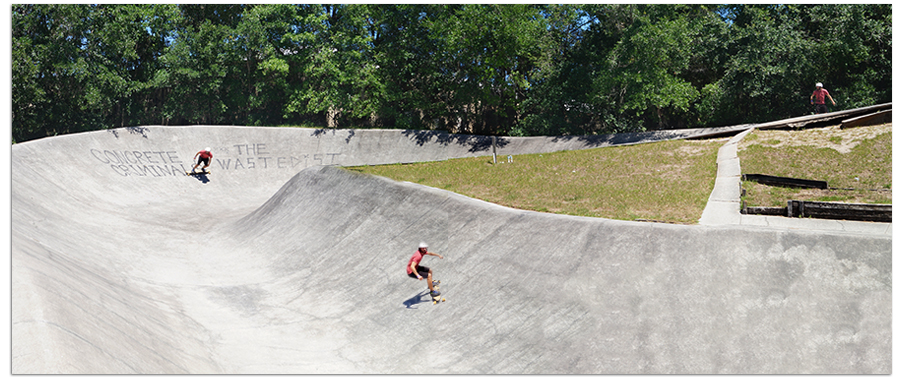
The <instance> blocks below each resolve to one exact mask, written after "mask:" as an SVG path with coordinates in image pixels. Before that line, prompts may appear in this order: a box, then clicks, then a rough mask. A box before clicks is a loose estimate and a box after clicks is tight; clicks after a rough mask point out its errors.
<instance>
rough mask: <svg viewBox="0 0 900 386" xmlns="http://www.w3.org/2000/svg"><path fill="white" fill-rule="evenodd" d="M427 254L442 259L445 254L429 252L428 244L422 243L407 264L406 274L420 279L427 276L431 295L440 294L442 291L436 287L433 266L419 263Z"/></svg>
mask: <svg viewBox="0 0 900 386" xmlns="http://www.w3.org/2000/svg"><path fill="white" fill-rule="evenodd" d="M425 255H431V256H437V257H439V258H441V259H443V258H444V256H441V255H440V254H437V253H434V252H428V244H425V243H420V244H419V249H418V250H416V252H415V253H413V255H412V257H411V258H410V259H409V263H408V264H407V265H406V274H407V275H409V277H411V278H413V279H416V278H418V279H419V280H422V279H423V276H424V277H427V278H428V290H430V291H431V296H438V295H440V292H437V291H436V290H435V289H434V281H433V275H432V271H431V268H428V267H426V266H424V265H420V264H419V263H421V262H422V258H423V257H425Z"/></svg>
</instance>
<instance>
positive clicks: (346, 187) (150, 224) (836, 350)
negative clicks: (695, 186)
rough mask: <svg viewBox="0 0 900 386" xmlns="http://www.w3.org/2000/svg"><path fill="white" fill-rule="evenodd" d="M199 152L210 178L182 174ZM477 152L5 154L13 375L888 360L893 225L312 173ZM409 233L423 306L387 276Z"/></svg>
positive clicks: (279, 147)
mask: <svg viewBox="0 0 900 386" xmlns="http://www.w3.org/2000/svg"><path fill="white" fill-rule="evenodd" d="M723 130H724V129H723ZM728 130H735V128H729V129H728ZM713 131H714V130H713ZM684 133H685V132H680V133H670V134H669V135H668V136H669V137H678V136H680V135H683V134H684ZM698 134H699V135H708V134H713V135H714V134H715V133H711V131H709V130H706V131H700V132H698ZM655 135H659V134H655ZM638 140H647V138H638ZM500 142H501V143H500V146H501V149H502V150H501V151H508V152H510V153H509V154H511V153H512V152H513V151H526V150H525V149H528V150H527V151H548V149H560V148H564V147H579V146H580V147H590V146H602V145H615V144H619V143H626V142H628V141H627V140H626V141H623V140H621V138H612V137H605V138H599V137H598V138H544V139H528V140H520V139H511V138H510V139H503V140H502V141H500ZM207 146H210V147H213V154H214V156H215V158H214V159H213V166H212V169H211V170H212V174H210V175H208V176H205V177H199V178H195V177H189V176H185V175H183V172H184V170H187V169H189V168H190V163H191V158H192V156H193V155H194V153H196V152H197V150H199V149H202V148H204V147H207ZM515 149H518V150H515ZM490 152H491V149H490V145H489V144H487V145H486V141H485V140H484V139H483V138H477V137H466V136H448V135H442V134H435V133H417V132H403V131H368V130H359V131H353V130H310V129H265V128H239V127H181V128H179V127H144V128H124V129H118V130H110V131H102V132H94V133H85V134H77V135H68V136H61V137H57V138H48V139H43V140H38V141H32V142H27V143H23V144H17V145H13V146H12V165H11V168H12V186H11V187H12V190H11V193H12V196H11V201H12V205H11V215H12V219H11V220H12V221H11V224H12V231H11V240H12V248H11V267H12V275H11V278H12V283H11V288H12V305H11V310H12V315H11V326H12V329H11V337H12V347H11V354H12V360H11V366H12V373H14V374H33V373H66V374H68V373H103V374H105V373H164V374H170V373H241V374H261V373H262V374H268V373H290V374H296V373H300V374H310V373H326V374H334V373H341V374H370V373H400V374H406V373H418V374H421V373H427V374H439V373H463V374H520V373H540V374H554V373H568V374H609V373H612V374H708V373H715V374H757V373H759V374H796V373H850V374H889V373H890V372H891V363H892V357H891V349H892V343H891V342H892V334H891V331H892V330H891V321H892V318H891V299H892V284H891V276H892V261H891V236H890V234H889V233H888V234H865V233H851V232H823V231H816V230H792V229H787V228H782V227H759V226H749V225H746V224H734V223H730V224H727V225H694V226H688V225H671V224H652V223H638V222H627V221H616V220H606V219H598V218H582V217H573V216H563V215H553V214H546V213H536V212H529V211H522V210H515V209H509V208H504V207H500V206H497V205H493V204H489V203H486V202H482V201H479V200H475V199H471V198H467V197H463V196H460V195H457V194H454V193H450V192H447V191H444V190H440V189H434V188H428V187H424V186H420V185H416V184H412V183H400V182H394V181H390V180H387V179H384V178H379V177H372V176H367V175H361V174H357V173H352V172H347V171H344V170H341V169H338V168H334V167H332V166H329V165H352V164H357V165H358V164H364V163H382V162H416V161H423V160H429V159H441V158H448V157H458V156H472V155H487V154H490ZM48 160H53V162H52V163H48V162H47V161H48ZM718 185H719V184H717V191H718V190H721V189H727V187H726V186H725V185H722V187H719V186H718ZM723 203H727V201H723ZM710 213H712V212H710ZM712 215H713V214H707V213H704V218H705V220H704V221H707V220H708V219H709V218H710V217H709V216H712ZM420 241H426V242H428V243H430V244H431V246H432V250H433V251H435V252H438V253H441V254H442V255H444V256H445V257H446V259H443V260H441V259H435V258H428V259H427V260H426V261H424V262H423V264H425V265H427V266H430V267H432V268H433V269H434V270H435V272H436V275H437V277H438V278H439V279H441V280H443V282H444V291H445V295H446V296H447V297H448V299H449V301H448V302H446V303H444V304H441V305H438V306H433V305H431V304H430V303H429V302H428V301H427V296H426V295H425V292H424V288H425V285H424V283H422V282H418V281H415V280H412V279H410V278H408V277H406V276H405V275H404V266H405V264H406V263H407V260H408V259H409V257H410V256H411V254H412V253H413V250H414V248H415V246H416V245H417V244H418V243H419V242H420Z"/></svg>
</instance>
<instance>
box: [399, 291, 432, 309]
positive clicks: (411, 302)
mask: <svg viewBox="0 0 900 386" xmlns="http://www.w3.org/2000/svg"><path fill="white" fill-rule="evenodd" d="M430 301H431V295H429V294H428V290H424V291H422V292H419V294H418V295H416V296H413V297H411V298H409V299H406V301H405V302H403V305H404V306H406V308H408V309H413V310H415V309H418V308H419V307H413V306H415V305H418V304H419V303H425V302H430Z"/></svg>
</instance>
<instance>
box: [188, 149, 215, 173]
mask: <svg viewBox="0 0 900 386" xmlns="http://www.w3.org/2000/svg"><path fill="white" fill-rule="evenodd" d="M194 158H196V159H197V164H196V165H194V167H193V168H191V174H194V173H195V172H196V170H197V166H200V164H203V169H201V171H202V172H203V173H207V171H206V168H208V167H209V162H210V161H212V150H211V149H210V148H206V149H203V150H200V151H198V152H197V154H194Z"/></svg>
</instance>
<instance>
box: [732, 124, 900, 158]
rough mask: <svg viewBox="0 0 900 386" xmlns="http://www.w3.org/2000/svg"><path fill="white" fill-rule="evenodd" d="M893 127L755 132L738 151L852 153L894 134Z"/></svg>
mask: <svg viewBox="0 0 900 386" xmlns="http://www.w3.org/2000/svg"><path fill="white" fill-rule="evenodd" d="M892 130H893V124H891V123H886V124H883V125H876V126H863V127H854V128H850V129H841V127H840V126H829V127H823V128H816V129H805V130H754V131H753V132H752V133H750V135H748V136H747V137H745V138H744V140H742V141H741V142H740V143H738V151H739V152H740V151H742V150H745V149H746V148H747V147H749V146H750V145H762V146H768V147H774V148H780V147H786V146H813V147H819V148H830V149H834V150H837V151H838V152H839V153H841V154H847V153H850V151H852V150H853V148H854V147H856V146H857V145H859V144H860V142H862V141H864V140H866V139H872V138H875V137H877V136H878V135H880V134H884V133H890V132H891V131H892Z"/></svg>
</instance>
